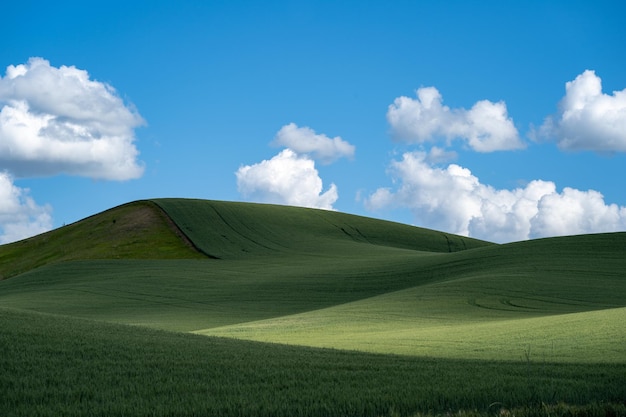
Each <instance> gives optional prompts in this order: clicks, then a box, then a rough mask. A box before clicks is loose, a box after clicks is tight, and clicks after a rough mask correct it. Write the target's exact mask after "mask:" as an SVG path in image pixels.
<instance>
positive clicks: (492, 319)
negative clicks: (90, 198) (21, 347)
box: [0, 199, 626, 362]
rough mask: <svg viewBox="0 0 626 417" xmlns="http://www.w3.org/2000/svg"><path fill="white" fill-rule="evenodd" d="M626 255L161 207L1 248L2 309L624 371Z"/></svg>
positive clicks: (573, 243)
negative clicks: (583, 363)
mask: <svg viewBox="0 0 626 417" xmlns="http://www.w3.org/2000/svg"><path fill="white" fill-rule="evenodd" d="M625 249H626V233H613V234H598V235H582V236H569V237H560V238H551V239H539V240H534V241H526V242H518V243H512V244H507V245H495V244H491V243H488V242H484V241H479V240H475V239H470V238H465V237H461V236H455V235H450V234H446V233H441V232H437V231H433V230H428V229H422V228H417V227H412V226H407V225H402V224H398V223H393V222H386V221H381V220H375V219H370V218H365V217H359V216H354V215H348V214H344V213H338V212H332V211H324V210H314V209H305V208H295V207H285V206H276V205H264V204H251V203H233V202H220V201H206V200H186V199H157V200H151V201H139V202H134V203H129V204H126V205H123V206H120V207H116V208H114V209H111V210H108V211H106V212H103V213H100V214H98V215H95V216H92V217H90V218H87V219H85V220H83V221H80V222H77V223H75V224H72V225H69V226H65V227H63V228H60V229H57V230H54V231H51V232H49V233H46V234H44V235H40V236H37V237H34V238H31V239H28V240H25V241H21V242H17V243H14V244H10V245H5V246H2V247H0V260H2V263H1V265H2V266H1V267H0V273H2V274H3V276H5V277H10V279H5V280H3V281H0V303H1V305H2V306H5V307H10V308H14V309H22V310H30V311H36V312H45V313H55V314H62V315H66V316H72V317H79V318H88V319H94V320H100V321H106V322H115V323H124V324H133V325H141V326H147V327H153V328H159V329H166V330H174V331H182V332H196V333H199V334H204V335H217V336H227V337H233V338H239V339H250V340H258V341H265V342H280V343H287V344H297V345H305V346H318V347H332V348H340V349H348V350H363V351H370V352H381V353H400V354H407V355H431V356H442V357H461V358H478V359H486V358H487V359H488V358H499V359H508V360H514V359H519V357H520V356H521V355H522V354H523V352H524V351H525V350H526V349H533V350H534V352H535V353H536V354H540V355H543V356H544V357H546V356H547V355H549V356H550V357H551V358H552V359H553V360H557V361H577V360H580V359H581V358H584V359H585V360H588V361H589V360H591V361H609V362H611V361H618V362H621V361H626V328H624V326H623V324H622V323H624V318H626V316H625V315H626V297H624V295H626V274H625V273H624V271H626V258H625V257H624V256H623V255H624V251H625ZM599 329H602V330H599Z"/></svg>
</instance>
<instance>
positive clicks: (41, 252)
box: [0, 201, 204, 280]
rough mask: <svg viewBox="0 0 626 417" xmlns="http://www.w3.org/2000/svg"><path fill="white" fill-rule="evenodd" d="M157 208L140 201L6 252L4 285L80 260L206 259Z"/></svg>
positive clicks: (0, 251)
mask: <svg viewBox="0 0 626 417" xmlns="http://www.w3.org/2000/svg"><path fill="white" fill-rule="evenodd" d="M203 257H204V256H202V255H201V254H200V253H198V252H197V251H196V250H195V249H194V248H193V247H192V246H190V245H189V244H186V243H185V242H184V241H183V239H181V236H180V233H179V235H177V229H176V227H175V226H174V225H173V223H172V222H171V221H170V220H169V219H168V218H167V216H166V215H164V213H163V212H162V211H161V210H160V209H159V208H158V207H157V206H155V204H154V203H152V202H149V201H137V202H133V203H129V204H125V205H122V206H119V207H115V208H112V209H110V210H107V211H105V212H102V213H99V214H97V215H94V216H91V217H88V218H86V219H84V220H81V221H79V222H76V223H73V224H70V225H67V226H63V227H61V228H59V229H55V230H52V231H50V232H47V233H44V234H41V235H38V236H34V237H32V238H30V239H25V240H22V241H19V242H15V243H11V244H8V245H2V246H0V280H2V279H5V278H10V277H12V276H15V275H18V274H20V273H23V272H28V271H30V270H32V269H34V268H37V267H40V266H42V265H46V264H48V263H55V262H62V261H68V260H74V259H181V258H182V259H190V258H191V259H198V258H203Z"/></svg>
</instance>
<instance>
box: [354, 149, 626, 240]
mask: <svg viewBox="0 0 626 417" xmlns="http://www.w3.org/2000/svg"><path fill="white" fill-rule="evenodd" d="M426 159H427V155H426V154H425V153H423V152H412V153H405V154H404V155H403V158H402V160H400V161H393V162H392V164H391V168H390V173H391V174H392V176H393V178H394V181H397V182H398V187H397V188H396V189H395V190H393V189H391V188H381V189H378V190H376V192H374V193H373V194H372V195H370V197H369V198H368V199H367V201H366V206H367V207H368V208H369V209H370V210H378V209H382V208H386V207H392V208H393V207H406V208H409V209H410V210H411V211H412V213H413V215H414V217H415V220H416V222H417V224H418V225H420V226H423V227H428V228H432V229H436V230H442V231H447V232H451V233H456V234H460V235H464V236H472V237H476V238H480V239H485V240H489V241H494V242H510V241H517V240H525V239H529V238H538V237H547V236H558V235H571V234H581V233H596V232H611V231H618V230H624V229H626V207H618V206H617V205H615V204H611V205H607V204H605V202H604V198H603V196H602V195H601V194H600V193H598V192H597V191H593V190H590V191H579V190H574V189H571V188H565V189H564V190H563V192H562V193H558V192H557V190H556V185H555V184H554V183H553V182H550V181H541V180H535V181H532V182H530V183H529V184H528V185H527V186H526V187H524V188H516V189H513V190H506V189H502V190H498V189H495V188H493V187H491V186H489V185H485V184H482V183H481V182H480V180H479V179H478V178H477V177H475V176H474V175H472V173H471V172H470V170H468V169H467V168H463V167H461V166H459V165H456V164H450V165H448V166H447V167H445V168H439V167H434V166H431V165H429V164H428V163H427V162H426Z"/></svg>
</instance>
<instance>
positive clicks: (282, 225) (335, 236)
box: [154, 199, 491, 259]
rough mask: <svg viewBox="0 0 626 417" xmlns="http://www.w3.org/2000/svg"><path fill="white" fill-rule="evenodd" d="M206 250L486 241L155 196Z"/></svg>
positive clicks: (290, 250)
mask: <svg viewBox="0 0 626 417" xmlns="http://www.w3.org/2000/svg"><path fill="white" fill-rule="evenodd" d="M154 202H155V203H156V204H158V205H159V206H160V207H162V208H163V210H164V211H165V212H166V213H167V214H168V215H169V216H170V217H171V218H172V220H174V222H175V223H176V224H177V225H178V226H179V227H180V229H181V230H182V231H183V232H184V233H185V234H186V235H187V236H188V237H189V238H190V239H191V240H192V241H193V242H194V243H195V244H196V246H198V247H199V248H200V249H201V250H202V251H203V252H205V253H206V254H208V255H210V256H213V257H216V258H220V259H239V258H241V257H248V256H252V255H257V256H272V255H280V254H282V255H284V256H289V255H293V254H294V253H307V254H324V255H326V256H329V255H330V256H333V255H334V256H344V255H345V254H346V252H354V251H359V250H362V249H363V248H364V247H366V246H386V247H395V248H402V249H410V250H417V251H428V252H456V251H460V250H465V249H471V248H475V247H481V246H486V245H491V243H488V242H484V241H480V240H477V239H471V238H466V237H461V236H456V235H452V234H448V233H442V232H437V231H434V230H428V229H422V228H418V227H412V226H407V225H404V224H400V223H393V222H388V221H382V220H375V219H371V218H366V217H360V216H354V215H349V214H345V213H339V212H334V211H327V210H317V209H308V208H300V207H288V206H277V205H271V204H253V203H235V202H224V201H207V200H187V199H157V200H154Z"/></svg>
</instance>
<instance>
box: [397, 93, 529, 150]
mask: <svg viewBox="0 0 626 417" xmlns="http://www.w3.org/2000/svg"><path fill="white" fill-rule="evenodd" d="M387 121H388V122H389V124H390V125H391V129H392V134H393V136H394V137H395V138H396V139H399V140H404V141H407V142H410V143H425V142H434V141H437V140H440V139H445V140H446V142H447V144H448V145H449V144H450V142H451V141H452V140H453V139H462V140H465V141H467V144H468V145H469V146H470V147H471V148H472V149H473V150H475V151H478V152H493V151H501V150H513V149H521V148H523V147H524V143H523V142H522V141H521V140H520V138H519V134H518V132H517V129H516V128H515V125H514V124H513V120H512V119H511V118H509V116H508V114H507V109H506V104H505V103H504V102H498V103H492V102H491V101H488V100H482V101H478V102H476V103H475V104H474V106H472V108H471V109H470V110H466V109H463V108H459V109H450V108H449V107H448V106H444V105H442V97H441V94H440V93H439V91H438V90H437V89H436V88H435V87H425V88H420V89H418V90H417V99H412V98H409V97H404V96H402V97H398V98H396V99H395V100H394V102H393V104H391V105H390V106H389V108H388V111H387Z"/></svg>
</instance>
